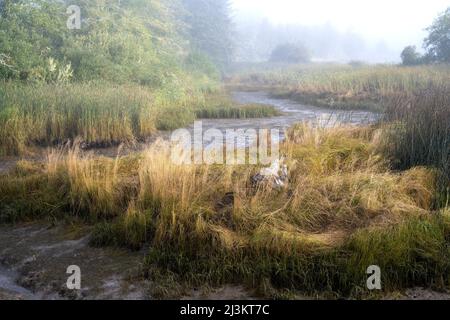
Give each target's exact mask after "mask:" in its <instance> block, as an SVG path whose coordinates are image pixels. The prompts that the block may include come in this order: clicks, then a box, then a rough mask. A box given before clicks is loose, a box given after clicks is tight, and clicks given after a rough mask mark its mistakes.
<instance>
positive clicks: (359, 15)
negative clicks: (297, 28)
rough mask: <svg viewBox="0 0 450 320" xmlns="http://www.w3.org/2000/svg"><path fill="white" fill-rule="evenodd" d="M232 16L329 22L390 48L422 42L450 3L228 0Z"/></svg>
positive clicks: (419, 0)
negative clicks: (433, 23) (427, 28)
mask: <svg viewBox="0 0 450 320" xmlns="http://www.w3.org/2000/svg"><path fill="white" fill-rule="evenodd" d="M231 1H232V3H233V8H234V14H235V16H237V17H239V18H241V19H242V17H243V16H246V17H247V16H248V17H253V18H257V17H266V18H268V19H269V20H270V21H271V22H272V23H274V24H299V25H306V26H316V25H317V26H318V25H324V24H327V23H329V24H331V25H332V26H333V27H335V28H337V29H339V30H340V31H343V32H347V31H351V32H354V33H358V34H360V35H361V36H363V38H364V39H365V40H366V41H367V42H369V43H370V42H372V43H377V42H379V41H384V42H385V43H386V44H387V45H388V46H389V47H390V48H392V49H393V50H401V48H403V47H405V46H406V45H409V44H414V45H417V46H418V48H421V46H422V40H423V38H424V37H425V36H426V32H425V31H424V29H425V28H426V27H428V26H429V25H430V24H431V23H432V22H433V20H434V18H436V16H437V15H438V14H439V13H441V12H443V11H444V10H445V9H446V8H448V7H450V1H449V0H426V1H425V0H376V1H375V0H231Z"/></svg>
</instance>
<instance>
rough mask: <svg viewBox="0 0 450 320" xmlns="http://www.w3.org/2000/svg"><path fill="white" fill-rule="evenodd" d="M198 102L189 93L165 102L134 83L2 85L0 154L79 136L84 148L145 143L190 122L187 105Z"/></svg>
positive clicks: (162, 94) (159, 93)
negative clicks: (156, 135)
mask: <svg viewBox="0 0 450 320" xmlns="http://www.w3.org/2000/svg"><path fill="white" fill-rule="evenodd" d="M202 98H203V97H202V95H201V93H198V94H197V93H195V94H194V93H193V94H191V95H187V94H183V95H180V96H179V97H176V96H175V98H170V99H169V98H167V94H165V92H164V90H159V91H155V90H153V91H152V90H151V89H150V88H146V87H141V86H137V85H126V86H125V85H108V84H100V83H93V84H70V85H69V84H67V85H62V84H61V85H47V84H36V85H31V84H28V85H25V84H19V83H3V84H2V85H1V86H0V153H1V154H20V153H23V151H24V150H25V149H26V147H29V146H32V145H54V144H62V143H64V142H66V141H68V140H74V139H75V138H77V137H80V138H81V139H82V140H83V142H84V143H85V144H86V145H88V146H108V145H111V144H117V143H120V142H131V141H135V140H137V139H143V138H145V137H147V136H149V135H151V134H153V133H154V132H155V131H156V130H157V129H166V128H167V127H170V126H175V127H178V126H183V125H186V124H188V123H189V122H190V121H193V119H194V116H193V113H192V111H191V110H190V108H189V106H190V104H192V103H194V102H195V101H198V100H200V99H202ZM172 109H176V113H175V112H173V111H171V110H172ZM167 115H169V116H170V118H169V119H167V117H168V116H167ZM163 116H165V117H166V119H163ZM158 119H159V122H158V121H157V120H158ZM180 119H181V122H180ZM171 122H173V124H171ZM174 122H176V123H174Z"/></svg>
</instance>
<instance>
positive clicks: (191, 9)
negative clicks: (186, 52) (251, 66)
mask: <svg viewBox="0 0 450 320" xmlns="http://www.w3.org/2000/svg"><path fill="white" fill-rule="evenodd" d="M183 3H184V6H185V8H186V11H187V12H186V23H187V25H188V28H189V35H190V40H191V45H192V48H193V49H194V50H196V51H199V52H201V53H204V54H207V55H208V56H209V57H210V58H211V59H212V60H213V61H214V62H215V63H216V64H218V65H219V66H221V67H225V66H227V65H228V64H229V63H230V62H231V61H232V57H233V41H232V39H233V27H232V25H233V24H232V20H231V17H230V4H229V1H228V0H183Z"/></svg>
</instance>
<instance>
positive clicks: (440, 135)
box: [385, 85, 450, 206]
mask: <svg viewBox="0 0 450 320" xmlns="http://www.w3.org/2000/svg"><path fill="white" fill-rule="evenodd" d="M385 117H386V120H387V121H388V124H387V129H386V130H385V131H386V136H385V146H386V152H387V155H388V157H390V159H391V160H392V163H393V165H394V167H395V168H397V169H401V170H405V169H408V168H411V167H414V166H430V167H433V168H435V169H436V170H437V171H438V172H439V179H438V181H437V182H438V185H439V194H438V199H437V201H438V203H439V205H444V206H445V205H448V203H449V197H450V88H449V87H448V86H447V85H440V86H430V88H428V89H426V90H419V91H417V92H415V93H414V94H413V95H401V96H400V97H398V98H397V99H395V100H393V102H392V103H391V105H390V107H389V108H387V109H386V115H385Z"/></svg>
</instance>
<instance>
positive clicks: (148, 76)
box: [0, 0, 231, 87]
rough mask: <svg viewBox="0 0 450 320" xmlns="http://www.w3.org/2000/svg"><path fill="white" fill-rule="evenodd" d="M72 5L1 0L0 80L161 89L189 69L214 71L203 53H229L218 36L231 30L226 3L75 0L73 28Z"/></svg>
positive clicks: (218, 58)
mask: <svg viewBox="0 0 450 320" xmlns="http://www.w3.org/2000/svg"><path fill="white" fill-rule="evenodd" d="M71 4H72V3H69V2H66V1H56V0H33V1H30V0H5V1H3V2H2V3H1V7H0V16H1V19H0V78H3V79H22V80H32V81H42V80H43V81H46V82H53V81H66V80H69V79H70V78H73V79H74V80H97V79H102V80H107V81H114V82H118V83H125V82H130V81H131V82H136V83H140V84H144V85H150V86H152V87H161V86H166V85H167V84H168V83H177V82H179V81H180V80H181V79H182V78H183V75H184V74H185V73H187V72H189V71H191V70H193V69H195V70H196V71H200V72H205V73H207V74H208V76H210V77H214V76H217V74H216V73H215V71H214V69H215V66H213V65H212V64H211V62H210V61H209V60H208V58H206V57H205V56H204V55H205V54H208V55H210V57H211V58H212V59H213V60H214V61H215V62H220V63H224V62H226V61H229V60H230V59H231V58H230V57H231V55H230V52H229V51H225V45H226V47H227V48H229V47H231V42H230V41H231V40H230V38H229V37H228V38H227V39H224V38H223V37H224V36H223V34H227V32H228V31H229V29H223V31H222V28H225V27H226V26H228V25H229V18H228V15H227V14H228V12H227V5H226V1H221V2H220V3H219V2H218V3H217V4H216V5H214V6H211V4H210V3H209V1H206V2H205V1H203V2H196V3H195V10H194V8H193V7H191V5H193V4H190V1H186V5H187V9H191V10H185V8H184V4H183V3H182V1H180V0H165V1H157V0H133V1H131V0H121V1H118V0H116V1H107V0H89V1H87V0H80V1H78V2H77V5H78V6H79V7H80V9H81V28H80V29H79V30H77V29H74V30H71V29H69V28H68V27H67V20H68V19H69V16H70V14H69V13H67V8H68V7H69V5H71ZM194 12H196V13H197V14H195V16H194V15H193V14H192V13H194ZM189 17H191V18H189ZM220 32H222V33H220ZM189 34H190V36H189ZM193 35H195V37H193ZM219 45H220V46H219ZM197 51H199V52H197ZM190 64H194V65H195V67H194V68H192V67H191V66H190Z"/></svg>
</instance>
